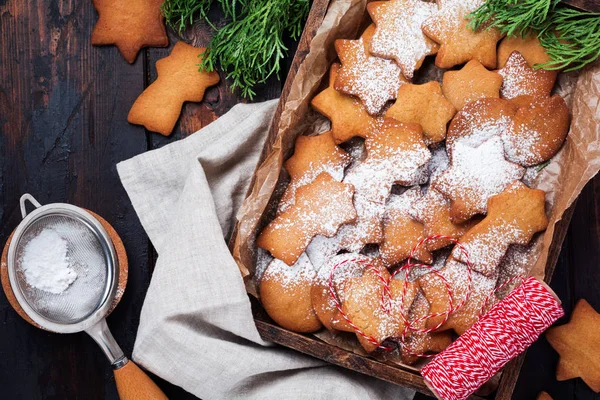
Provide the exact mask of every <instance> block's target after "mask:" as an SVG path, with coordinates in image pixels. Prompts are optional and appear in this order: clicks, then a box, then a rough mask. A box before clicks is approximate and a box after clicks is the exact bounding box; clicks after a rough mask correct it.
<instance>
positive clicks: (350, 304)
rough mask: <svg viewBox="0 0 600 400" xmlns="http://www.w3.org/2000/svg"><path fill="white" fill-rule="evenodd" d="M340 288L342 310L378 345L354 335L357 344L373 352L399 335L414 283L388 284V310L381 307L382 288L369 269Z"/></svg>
mask: <svg viewBox="0 0 600 400" xmlns="http://www.w3.org/2000/svg"><path fill="white" fill-rule="evenodd" d="M405 285H406V287H405ZM341 286H342V290H343V297H342V310H344V313H345V314H346V315H347V316H348V318H349V319H350V320H351V321H352V323H353V324H354V325H355V326H356V327H358V329H360V330H361V331H362V332H363V333H364V334H366V335H367V336H370V337H371V338H373V339H375V341H376V342H377V344H375V343H372V342H371V341H369V340H367V339H366V338H365V337H363V336H362V335H361V334H359V333H356V337H357V338H358V341H359V342H360V344H361V346H362V347H363V348H364V349H365V350H366V351H367V352H369V353H370V352H373V351H375V350H376V349H377V347H378V345H380V344H381V343H383V342H384V341H385V340H386V339H388V338H390V337H400V336H402V332H403V331H404V329H405V327H406V324H405V322H406V321H405V317H403V316H405V315H407V314H408V310H409V309H410V306H411V305H412V302H413V300H414V298H415V296H416V294H417V288H416V285H415V284H413V283H408V282H405V281H403V280H400V279H392V280H391V282H390V284H389V289H390V293H391V295H390V298H389V301H386V305H387V306H388V307H389V309H388V310H387V311H386V310H384V309H383V307H382V304H381V303H382V295H383V290H384V285H383V283H382V282H381V280H380V278H379V277H378V276H377V274H375V273H374V272H373V271H371V270H370V269H369V270H366V271H365V273H364V274H363V276H361V277H360V278H350V279H348V280H347V281H345V282H344V283H343V284H342V285H341Z"/></svg>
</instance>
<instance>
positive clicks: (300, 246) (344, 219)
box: [256, 172, 356, 265]
mask: <svg viewBox="0 0 600 400" xmlns="http://www.w3.org/2000/svg"><path fill="white" fill-rule="evenodd" d="M353 192H354V188H353V187H352V185H347V184H344V183H341V182H337V181H336V180H335V179H334V178H332V177H331V175H329V174H328V173H326V172H323V173H321V174H320V175H319V176H317V177H316V179H315V180H314V181H313V182H312V183H309V184H307V185H305V186H302V187H300V188H298V189H297V190H296V201H295V203H294V205H293V206H291V207H289V208H288V209H287V210H286V211H284V212H282V213H281V214H279V215H278V216H277V217H275V219H274V220H273V221H272V222H271V223H270V224H269V225H267V226H266V227H265V229H264V230H263V231H262V232H261V233H260V235H259V236H258V238H257V240H256V244H257V245H258V247H261V248H263V249H265V250H268V251H269V252H270V253H271V254H272V255H273V256H274V257H275V258H278V259H280V260H282V261H283V262H285V263H286V264H288V265H293V264H294V263H295V262H296V261H297V260H298V257H300V255H301V254H302V253H303V252H304V250H305V249H306V246H308V244H309V243H310V240H311V239H312V238H313V236H315V235H318V234H321V235H324V236H328V237H331V236H333V235H335V233H336V232H337V230H338V228H339V226H340V225H342V224H345V223H349V222H352V221H354V220H355V219H356V210H355V209H354V206H353V204H352V195H353Z"/></svg>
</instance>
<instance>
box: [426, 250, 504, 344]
mask: <svg viewBox="0 0 600 400" xmlns="http://www.w3.org/2000/svg"><path fill="white" fill-rule="evenodd" d="M438 272H439V274H440V275H441V276H442V277H443V278H444V279H445V280H446V282H447V283H448V285H449V286H450V290H451V293H452V300H453V304H454V306H455V307H456V306H458V305H460V304H463V306H462V307H460V308H459V309H457V310H455V311H454V312H453V313H451V314H450V315H449V317H448V319H447V320H446V322H445V323H444V324H443V325H442V326H440V327H439V329H438V331H445V330H447V329H453V330H454V331H455V332H456V333H457V334H459V335H462V334H463V333H464V332H465V331H466V330H467V329H469V328H470V327H471V325H473V324H474V323H475V322H477V320H478V319H479V316H480V314H482V309H483V312H486V311H487V310H488V309H489V308H490V307H491V306H493V305H494V304H495V303H496V302H497V298H496V297H495V296H494V295H493V291H494V288H495V286H496V277H487V276H485V275H482V274H480V273H478V272H475V271H472V272H471V285H470V289H471V290H469V272H468V267H467V265H466V264H463V263H461V262H460V261H457V260H455V259H453V258H452V256H450V257H449V258H448V260H447V261H446V264H445V265H444V267H443V268H441V269H440V270H439V271H438ZM418 283H419V286H420V287H421V290H423V293H424V294H425V297H426V298H427V301H428V302H429V304H430V306H431V309H430V313H431V314H438V313H439V314H441V313H444V312H446V311H447V310H448V309H449V305H450V300H449V298H448V288H447V287H446V284H445V283H444V281H443V280H442V279H440V277H439V276H437V275H435V274H433V273H430V274H427V275H424V276H422V277H420V278H419V279H418ZM467 296H468V298H467ZM465 298H467V300H466V301H465ZM463 302H464V303H463ZM443 320H444V316H439V317H434V318H430V319H428V320H427V328H428V329H432V328H435V327H436V326H438V325H439V324H440V323H441V322H442V321H443Z"/></svg>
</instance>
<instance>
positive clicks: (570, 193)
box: [233, 0, 600, 361]
mask: <svg viewBox="0 0 600 400" xmlns="http://www.w3.org/2000/svg"><path fill="white" fill-rule="evenodd" d="M366 2H367V1H366V0H333V1H332V2H331V4H330V7H329V10H328V12H327V15H326V17H325V19H324V21H323V24H322V26H321V28H320V29H319V30H318V32H317V35H316V36H315V38H314V39H313V41H312V43H311V45H310V51H309V54H308V55H307V57H306V59H305V61H304V63H303V64H302V65H301V67H300V69H299V71H298V73H297V75H296V77H295V79H294V82H293V86H292V90H291V92H290V95H289V98H288V101H287V103H286V104H285V108H284V109H283V113H282V116H281V122H280V126H279V132H278V136H277V138H276V140H275V143H274V146H273V151H272V152H271V154H269V155H268V156H267V158H266V160H265V161H264V162H263V163H262V165H261V166H260V167H259V168H258V169H257V172H256V184H255V186H254V189H253V190H252V192H251V194H250V195H249V197H248V198H247V199H246V200H245V201H244V204H243V206H242V208H241V210H240V212H239V214H238V220H239V231H238V235H237V237H236V239H235V242H234V248H233V255H234V258H235V260H236V262H237V263H238V265H239V267H240V270H241V271H242V274H243V275H244V279H245V282H246V287H247V290H248V292H249V293H251V294H253V295H255V296H256V282H257V280H256V279H253V278H254V277H255V273H256V272H257V271H256V268H255V267H256V258H257V250H256V246H255V238H256V233H257V231H258V230H259V229H260V228H262V226H264V224H265V222H267V221H268V220H269V219H270V217H272V215H273V207H274V206H275V205H276V204H277V200H278V198H279V197H280V196H281V193H280V192H281V190H276V189H278V188H281V187H282V186H284V185H281V181H282V180H285V179H286V173H285V172H284V171H282V164H283V161H284V160H285V159H286V158H287V157H289V156H290V155H291V153H292V150H293V145H294V141H295V139H296V137H297V136H298V135H300V134H303V133H306V132H307V131H308V132H309V133H310V129H308V128H309V127H310V126H311V125H313V126H318V123H317V122H318V121H319V118H322V117H319V116H317V115H316V114H317V113H316V112H315V111H313V110H311V109H310V100H311V99H312V97H313V96H314V94H315V93H316V92H317V91H318V90H319V89H321V88H322V87H323V85H325V84H326V81H327V73H328V70H329V66H330V65H331V63H332V62H333V61H334V60H335V58H336V54H335V49H334V45H333V42H334V41H335V39H347V38H356V37H357V33H358V30H359V28H360V27H361V26H364V19H363V18H364V15H365V14H364V9H365V5H366ZM431 65H432V61H431V60H429V61H428V62H426V63H425V64H424V66H423V68H422V70H424V71H425V72H421V71H420V75H421V77H420V78H419V79H418V80H419V81H427V80H432V79H436V80H440V79H441V73H440V70H439V69H437V68H434V67H431ZM419 83H421V82H419ZM555 92H556V93H558V94H560V95H561V96H563V97H564V98H565V100H566V101H567V104H568V105H569V109H570V110H571V115H572V120H571V128H570V132H569V135H568V137H567V139H566V142H565V144H564V146H563V148H562V149H561V150H560V151H559V153H558V154H557V155H556V156H555V157H554V158H553V159H552V160H551V163H550V164H549V165H548V166H546V167H545V168H544V169H543V170H541V171H540V172H539V173H538V172H535V171H531V172H534V173H533V175H532V177H531V178H530V179H529V180H528V181H527V183H528V184H529V185H530V186H532V187H537V188H540V189H543V190H544V191H546V193H547V195H546V208H547V214H548V215H549V221H550V223H549V225H548V228H547V229H546V231H545V232H544V233H543V234H541V235H539V236H538V237H537V238H536V239H535V240H534V243H532V245H531V246H530V247H529V251H531V252H532V253H533V254H532V256H533V257H527V259H528V260H536V261H535V262H531V263H529V265H523V266H522V270H523V272H525V273H526V274H529V275H533V276H536V277H539V278H543V277H544V274H545V266H546V262H547V259H548V253H549V249H550V246H551V244H552V238H553V234H554V230H555V225H556V223H557V222H558V221H560V219H561V218H562V216H563V214H564V212H565V210H566V209H568V208H569V206H570V205H571V204H572V203H573V202H574V201H575V199H576V198H577V196H578V195H579V193H580V192H581V190H582V189H583V187H584V186H585V184H586V183H587V182H588V181H589V180H590V179H591V178H592V177H593V176H594V175H595V174H596V173H597V172H598V170H599V169H600V141H599V139H600V62H598V61H596V62H595V63H593V64H592V65H589V66H588V67H587V68H585V69H584V70H583V71H580V72H577V73H568V74H560V76H559V80H558V83H557V87H556V88H555ZM311 129H316V128H312V127H311ZM278 183H279V185H278ZM317 336H318V337H320V338H321V339H322V340H325V341H326V342H328V343H331V344H335V345H336V346H339V347H342V348H346V349H347V350H351V351H355V352H357V353H359V354H363V353H364V352H362V349H360V346H358V345H357V344H356V340H353V341H352V340H348V339H347V337H345V338H344V337H337V336H336V335H331V334H329V333H328V332H320V333H318V334H317ZM391 359H392V360H391V361H394V359H395V357H391Z"/></svg>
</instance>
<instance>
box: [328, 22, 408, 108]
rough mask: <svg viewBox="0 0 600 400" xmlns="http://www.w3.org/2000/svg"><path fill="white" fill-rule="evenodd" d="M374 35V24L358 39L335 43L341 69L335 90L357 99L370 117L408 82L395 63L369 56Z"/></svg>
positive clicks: (341, 40)
mask: <svg viewBox="0 0 600 400" xmlns="http://www.w3.org/2000/svg"><path fill="white" fill-rule="evenodd" d="M374 32H375V26H374V25H371V26H370V27H368V28H367V30H366V31H365V32H364V33H363V34H362V36H361V38H360V39H358V40H344V39H338V40H336V41H335V50H336V51H337V54H338V57H339V58H340V61H341V62H342V68H340V70H339V72H338V76H337V78H336V79H335V84H334V88H335V90H337V91H340V92H342V93H345V94H347V95H352V96H356V97H358V98H359V99H360V101H361V102H362V103H363V105H364V106H365V109H366V110H367V112H368V113H369V114H371V115H375V114H377V113H379V112H380V111H381V109H382V108H383V106H384V105H385V104H386V103H387V102H388V101H389V100H393V99H395V98H396V94H397V93H398V89H399V88H400V85H402V84H403V83H405V82H406V80H405V79H404V78H403V77H402V71H401V70H400V67H398V65H397V64H396V63H395V62H394V61H392V60H386V59H383V58H379V57H375V56H372V55H370V53H369V47H370V45H371V38H372V37H373V33H374Z"/></svg>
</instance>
